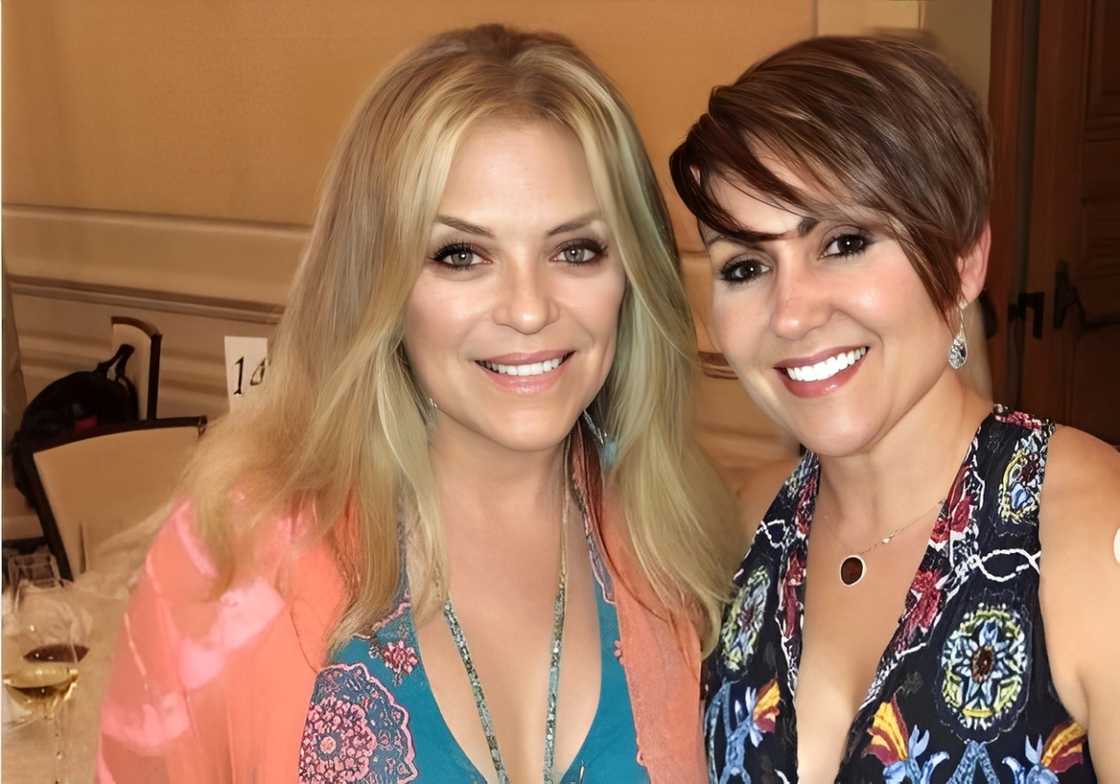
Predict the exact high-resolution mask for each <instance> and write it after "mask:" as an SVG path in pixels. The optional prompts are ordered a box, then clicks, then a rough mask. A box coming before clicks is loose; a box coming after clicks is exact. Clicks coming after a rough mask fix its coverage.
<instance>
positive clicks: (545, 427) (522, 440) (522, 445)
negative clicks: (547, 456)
mask: <svg viewBox="0 0 1120 784" xmlns="http://www.w3.org/2000/svg"><path fill="white" fill-rule="evenodd" d="M574 424H575V420H571V421H568V420H564V421H562V422H561V421H552V422H542V421H540V419H539V418H538V419H537V420H536V421H534V422H523V423H515V422H507V423H504V424H503V423H495V424H494V425H492V426H491V427H489V428H487V429H486V430H485V431H483V435H485V436H486V437H487V438H489V439H490V440H491V441H493V442H494V443H496V444H499V445H501V446H502V447H504V448H506V449H509V450H510V451H513V452H543V451H546V450H549V449H555V448H556V447H557V446H559V445H560V444H562V443H563V442H564V439H565V438H567V436H568V434H569V433H570V432H571V431H572V427H573V426H574Z"/></svg>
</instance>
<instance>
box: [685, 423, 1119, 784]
mask: <svg viewBox="0 0 1120 784" xmlns="http://www.w3.org/2000/svg"><path fill="white" fill-rule="evenodd" d="M1053 432H1054V426H1053V425H1052V424H1050V423H1049V422H1045V421H1041V420H1038V419H1034V418H1032V417H1030V416H1027V415H1026V414H1022V413H1018V412H1011V411H1008V410H1007V409H1005V408H1003V407H1000V406H997V407H996V408H995V410H994V412H993V413H992V414H990V415H989V416H988V417H987V418H986V419H985V420H984V422H983V423H982V424H981V425H980V428H979V430H978V431H977V432H976V435H975V436H974V438H973V440H972V443H971V446H970V448H969V450H968V454H967V456H966V457H965V459H964V462H963V463H962V464H961V467H960V470H959V471H958V473H957V476H956V479H955V480H954V482H953V484H952V488H951V490H950V492H949V495H948V497H947V498H946V501H945V503H944V505H943V506H942V509H941V512H940V515H939V516H938V519H937V522H936V523H935V524H934V527H933V530H932V533H931V535H930V539H929V543H928V545H927V548H926V552H925V556H924V557H923V559H922V562H921V565H920V566H919V567H918V571H917V574H916V575H915V576H914V580H913V582H912V583H911V585H910V589H909V593H908V594H907V596H906V602H905V609H904V611H903V613H902V617H901V618H900V620H899V623H898V627H897V629H896V630H895V633H894V636H893V637H892V638H891V640H890V642H889V643H888V645H887V648H886V650H885V652H884V653H883V656H882V658H881V659H880V660H879V664H878V667H877V669H876V671H875V675H874V677H873V679H872V682H871V685H870V687H869V688H868V691H867V695H866V697H865V698H864V700H863V703H862V705H861V706H860V709H859V711H858V713H857V714H856V717H855V720H854V721H853V722H852V725H851V728H850V730H849V733H848V738H847V743H846V746H845V752H844V756H843V758H842V761H841V764H840V769H839V771H838V772H837V775H836V781H839V782H888V783H889V784H902V782H911V783H912V784H919V783H920V784H932V783H938V784H939V783H940V782H949V783H950V784H966V783H967V784H971V783H972V782H981V783H982V784H997V783H998V784H1049V783H1052V782H1057V781H1058V780H1059V776H1060V777H1061V781H1062V782H1063V784H1064V783H1065V782H1093V781H1096V780H1097V779H1096V776H1095V774H1094V772H1093V764H1092V761H1091V759H1090V755H1089V749H1088V742H1087V739H1086V736H1085V731H1084V730H1083V729H1082V728H1081V727H1080V726H1078V725H1077V723H1076V722H1075V721H1073V719H1072V718H1071V717H1070V715H1069V713H1068V712H1067V711H1066V709H1065V707H1064V706H1063V705H1062V703H1061V702H1060V701H1059V699H1058V696H1057V693H1056V691H1055V689H1054V683H1053V679H1052V676H1051V672H1050V662H1049V659H1048V657H1047V653H1046V638H1045V633H1044V630H1043V623H1042V615H1041V612H1040V608H1039V598H1038V584H1039V559H1040V556H1041V548H1040V545H1039V534H1038V514H1039V494H1040V492H1041V488H1042V479H1043V474H1044V471H1045V468H1046V453H1047V446H1048V444H1049V440H1050V437H1051V435H1052V434H1053ZM819 479H820V463H819V461H818V459H817V457H816V456H815V455H813V454H812V453H809V454H807V455H805V457H804V459H803V460H802V461H801V463H800V464H799V465H798V467H797V468H796V469H795V471H794V472H793V474H792V475H791V476H790V477H789V478H788V479H787V480H786V482H785V484H784V485H783V487H782V489H781V491H780V492H779V493H778V496H777V498H775V499H774V502H773V503H772V504H771V506H770V509H769V510H768V511H767V513H766V516H765V517H764V518H763V520H762V522H761V524H760V525H759V528H758V531H757V533H756V535H755V540H754V543H753V544H752V545H751V548H750V550H748V552H747V555H746V557H745V558H744V559H743V562H742V564H741V566H740V569H739V571H738V572H737V573H736V575H735V577H734V587H735V599H734V601H733V602H732V604H731V605H730V606H729V607H728V608H727V610H726V611H725V614H724V619H723V624H722V627H721V633H720V642H719V645H718V647H717V649H716V651H715V652H714V653H713V654H712V656H711V657H710V658H709V660H708V661H707V663H706V664H705V673H704V699H705V716H704V725H705V726H704V730H705V739H706V744H707V753H708V760H709V774H710V778H711V781H713V782H718V783H719V784H730V783H731V782H736V783H737V782H778V781H785V782H794V781H797V718H796V716H795V714H794V703H793V696H794V694H795V692H796V690H797V672H798V665H799V663H800V658H801V645H802V640H801V630H802V621H803V613H804V600H805V577H806V574H805V564H806V557H807V546H808V539H809V532H810V526H811V524H812V521H813V510H814V506H815V503H816V496H817V488H818V482H819Z"/></svg>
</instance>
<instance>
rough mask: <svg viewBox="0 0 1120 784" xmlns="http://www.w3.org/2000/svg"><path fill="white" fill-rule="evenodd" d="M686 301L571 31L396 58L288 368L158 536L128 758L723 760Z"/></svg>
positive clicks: (715, 504)
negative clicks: (709, 745) (717, 752)
mask: <svg viewBox="0 0 1120 784" xmlns="http://www.w3.org/2000/svg"><path fill="white" fill-rule="evenodd" d="M687 313H688V308H687V305H686V301H685V297H684V293H683V290H682V287H681V284H680V281H679V280H678V272H677V266H676V260H675V258H674V255H673V238H672V236H671V233H670V228H669V222H668V219H667V217H666V213H665V208H664V206H663V204H662V200H661V196H660V194H659V191H658V187H657V183H656V181H655V178H654V175H653V174H652V172H651V170H650V167H649V164H648V161H647V159H646V156H645V153H644V151H643V149H642V146H641V142H640V139H639V136H638V133H637V130H636V129H635V126H634V123H633V120H632V119H631V117H630V115H629V113H628V111H627V109H626V108H625V106H624V105H623V103H622V101H621V99H620V98H619V96H618V94H617V92H615V90H614V88H613V87H612V86H611V85H610V83H609V82H608V81H607V79H606V78H605V76H604V75H603V74H602V73H601V72H600V71H599V70H598V69H597V68H596V67H595V66H594V65H593V64H591V63H590V62H589V61H588V60H587V59H586V57H585V56H584V55H582V54H581V53H580V52H579V51H578V50H577V49H576V48H575V47H574V46H573V45H572V44H571V43H570V42H568V41H567V40H565V39H563V38H561V37H559V36H553V35H545V34H540V35H529V34H521V33H517V32H512V31H509V30H507V29H505V28H502V27H497V26H487V27H480V28H477V29H473V30H467V31H459V32H453V33H448V34H445V35H441V36H438V37H436V38H434V39H432V40H431V41H429V42H428V43H426V44H425V45H423V46H422V47H421V48H419V49H418V50H416V51H414V52H412V53H411V54H409V55H408V56H407V57H405V58H404V59H403V60H401V61H400V62H399V63H398V64H396V65H395V66H394V67H392V68H391V69H389V71H388V72H387V73H386V74H385V75H384V76H383V77H382V79H381V80H380V81H379V82H378V83H377V84H376V85H375V86H374V88H373V89H372V91H371V92H370V94H369V95H368V97H367V98H366V99H365V100H364V101H363V102H362V103H361V105H360V106H359V108H358V110H357V113H356V115H355V117H354V119H353V121H352V124H351V126H350V129H349V130H348V132H347V133H346V135H345V136H344V138H343V140H342V141H341V143H340V145H339V148H338V152H337V154H336V156H335V160H334V162H333V165H332V167H331V171H330V175H329V178H328V181H327V185H326V188H325V193H324V195H323V198H322V202H321V205H320V208H319V211H318V214H317V217H316V220H315V225H314V228H313V230H312V236H311V240H310V243H309V247H308V250H307V253H306V257H305V258H304V261H303V264H302V266H301V269H300V271H299V275H298V279H297V281H296V283H295V286H294V288H293V291H292V295H291V299H290V302H289V305H288V308H287V310H286V312H285V314H284V319H283V321H282V323H281V325H280V328H279V330H278V334H277V337H276V341H275V348H274V351H273V355H272V368H271V372H270V377H269V381H268V384H267V387H266V388H265V389H264V392H263V395H262V396H261V399H260V401H259V402H258V403H257V404H256V406H255V407H254V408H253V409H252V410H251V411H250V412H249V413H247V414H246V415H244V416H241V415H240V414H239V415H238V417H236V418H233V417H231V418H229V419H227V420H226V421H224V422H222V423H220V424H219V425H218V426H217V427H216V428H214V429H213V430H212V431H211V432H210V433H209V434H208V435H207V436H206V439H205V442H204V443H203V445H202V448H201V450H200V453H199V455H198V457H197V460H196V462H195V464H194V467H193V471H192V474H191V477H190V479H191V483H190V486H189V494H188V499H187V500H186V501H185V502H184V503H183V504H182V505H181V506H180V507H179V508H178V509H177V511H176V512H175V513H174V515H173V516H172V519H171V520H170V521H169V522H168V524H167V525H166V526H165V528H164V530H163V532H162V533H161V535H160V537H159V538H158V540H157V542H156V544H155V546H154V547H153V549H152V551H151V553H150V555H149V558H148V561H147V564H146V567H145V570H144V574H143V578H142V580H141V583H140V585H139V586H138V587H137V589H136V591H135V594H134V596H133V599H132V604H131V606H130V609H129V612H128V615H127V617H126V619H125V624H124V629H123V631H122V636H121V642H120V647H119V651H118V655H117V659H116V662H115V668H114V672H113V679H112V684H111V687H110V690H109V694H108V697H107V699H106V702H105V705H104V709H103V717H102V744H101V753H100V759H99V764H100V765H101V772H102V775H103V777H104V778H105V780H106V781H109V780H112V781H116V782H118V784H120V783H121V782H131V781H144V782H146V784H150V783H152V782H161V781H175V782H180V781H181V782H188V781H189V782H199V781H207V782H217V781H239V782H240V781H250V780H253V781H269V782H272V781H292V780H295V779H296V778H297V777H298V779H299V780H300V781H306V782H347V781H363V782H365V781H369V782H407V781H428V782H451V781H498V782H505V781H511V780H516V781H542V780H543V781H564V782H568V781H572V782H575V781H584V782H594V781H611V782H630V781H646V780H652V781H655V782H656V781H664V782H673V783H674V784H679V783H680V782H689V781H696V780H702V779H703V759H702V746H701V740H700V731H699V694H698V691H699V686H698V666H699V658H700V655H701V652H702V649H703V648H704V647H706V646H710V645H711V644H713V643H714V633H715V624H716V623H717V622H718V615H717V613H718V605H719V601H720V599H721V598H722V597H721V596H720V593H719V591H720V587H721V586H722V585H723V584H724V583H725V581H726V575H727V573H729V572H728V568H727V567H728V565H727V564H724V563H722V562H721V561H720V560H719V556H718V555H717V554H718V553H720V552H733V549H734V548H733V547H728V546H727V545H726V544H722V543H720V542H718V541H716V538H715V536H714V535H713V531H718V530H730V526H725V527H724V528H723V529H721V528H720V525H721V524H723V523H725V522H726V520H727V519H728V515H730V514H733V512H732V508H731V505H730V504H728V503H727V500H726V498H725V496H724V494H723V491H722V490H721V488H720V486H719V484H718V482H717V480H716V479H715V476H714V474H713V473H712V472H711V470H710V469H709V467H708V466H707V464H706V463H705V461H704V459H703V458H702V457H701V455H700V454H699V453H698V451H697V449H696V447H695V446H694V445H693V443H692V442H691V441H690V440H689V437H688V422H689V417H688V415H687V410H688V386H689V377H690V365H689V358H690V357H691V356H692V355H693V331H692V325H691V324H690V323H689V320H688V316H687ZM608 440H609V443H608ZM608 451H609V455H610V460H609V465H608V464H606V461H604V462H601V461H600V456H601V454H600V453H601V452H603V453H606V452H608Z"/></svg>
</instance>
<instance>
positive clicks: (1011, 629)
mask: <svg viewBox="0 0 1120 784" xmlns="http://www.w3.org/2000/svg"><path fill="white" fill-rule="evenodd" d="M1029 634H1030V624H1029V622H1027V621H1025V620H1024V619H1023V618H1022V616H1021V615H1020V614H1019V613H1018V612H1017V611H1016V610H1014V609H1010V607H1009V602H1001V603H999V604H989V603H988V602H987V601H981V602H980V603H979V606H978V607H977V608H976V609H974V610H972V611H971V612H968V613H966V614H965V616H964V618H963V619H962V620H961V622H960V624H959V625H958V626H957V628H956V629H954V630H953V631H952V633H950V635H949V638H948V639H947V640H946V641H945V646H944V649H943V651H942V654H941V689H940V692H941V698H942V699H943V700H944V704H945V706H946V707H947V709H948V713H949V715H950V717H951V718H950V720H951V721H954V722H959V724H960V726H961V727H962V728H963V729H965V730H968V731H971V732H972V733H973V734H974V735H975V736H976V737H981V738H992V737H995V735H996V734H998V732H999V731H1000V730H1001V729H1002V728H1003V727H1004V725H1005V724H1007V723H1008V721H1007V720H1008V719H1014V717H1015V714H1016V713H1017V712H1018V711H1019V710H1020V709H1021V708H1022V707H1023V704H1024V702H1025V699H1026V685H1027V682H1028V681H1029V679H1030V653H1029V651H1028V650H1027V638H1028V636H1029Z"/></svg>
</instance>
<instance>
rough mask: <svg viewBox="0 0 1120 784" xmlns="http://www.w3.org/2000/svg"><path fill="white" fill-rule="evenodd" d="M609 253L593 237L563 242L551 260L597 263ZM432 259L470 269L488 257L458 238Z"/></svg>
mask: <svg viewBox="0 0 1120 784" xmlns="http://www.w3.org/2000/svg"><path fill="white" fill-rule="evenodd" d="M606 255H607V246H606V245H605V244H604V243H602V242H600V241H599V240H597V239H594V238H592V237H583V238H579V239H573V240H568V241H566V242H564V243H561V244H560V246H559V247H557V248H556V249H555V250H554V251H553V253H552V255H551V256H549V260H550V261H558V262H564V263H566V264H570V265H572V266H585V265H588V264H595V263H596V262H598V261H600V260H602V258H603V257H604V256H606ZM429 258H430V260H431V261H433V262H435V263H436V264H439V265H441V266H443V267H446V268H448V269H451V270H457V271H458V270H468V269H470V268H471V267H474V266H476V264H477V262H476V261H475V259H476V258H481V259H483V260H486V259H487V256H486V253H485V252H484V251H483V250H482V249H481V248H479V247H478V246H476V245H474V244H472V243H470V242H465V241H462V240H456V241H454V242H449V243H446V244H444V245H441V246H440V247H439V249H438V250H436V251H435V253H432V254H431V256H430V257H429Z"/></svg>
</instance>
